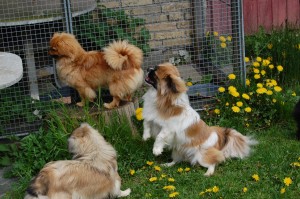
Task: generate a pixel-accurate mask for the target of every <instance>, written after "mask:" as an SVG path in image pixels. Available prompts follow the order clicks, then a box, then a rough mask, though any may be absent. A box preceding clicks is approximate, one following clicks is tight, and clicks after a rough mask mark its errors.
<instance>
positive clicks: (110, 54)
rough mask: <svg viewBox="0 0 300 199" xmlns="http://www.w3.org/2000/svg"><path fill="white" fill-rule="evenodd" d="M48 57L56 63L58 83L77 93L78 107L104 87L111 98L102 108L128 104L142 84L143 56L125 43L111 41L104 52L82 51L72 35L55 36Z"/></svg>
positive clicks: (91, 98) (92, 99) (132, 46)
mask: <svg viewBox="0 0 300 199" xmlns="http://www.w3.org/2000/svg"><path fill="white" fill-rule="evenodd" d="M49 54H50V55H53V56H55V57H56V59H57V64H56V68H57V73H58V76H59V78H60V80H61V81H62V82H64V83H65V84H67V85H68V86H70V87H73V88H75V89H76V90H77V91H78V93H79V95H80V97H81V102H79V103H77V105H79V106H83V105H84V103H85V101H86V100H88V101H94V99H95V98H96V92H95V90H96V89H97V88H99V87H104V88H108V89H109V91H110V94H111V95H112V96H113V101H112V102H111V103H105V104H104V106H105V107H106V108H109V109H112V108H115V107H117V106H119V103H120V101H121V100H130V99H131V96H132V94H133V93H134V92H135V91H136V90H137V89H138V88H139V87H140V86H141V85H142V83H143V77H144V72H143V70H142V68H141V64H142V62H143V52H142V50H141V49H139V48H138V47H136V46H134V45H131V44H129V43H128V42H127V41H114V42H112V43H111V44H109V45H108V46H107V47H106V48H104V50H103V51H85V50H84V49H83V48H82V47H81V45H80V44H79V42H78V41H77V40H76V38H75V36H74V35H72V34H68V33H55V34H54V35H53V37H52V38H51V40H50V50H49Z"/></svg>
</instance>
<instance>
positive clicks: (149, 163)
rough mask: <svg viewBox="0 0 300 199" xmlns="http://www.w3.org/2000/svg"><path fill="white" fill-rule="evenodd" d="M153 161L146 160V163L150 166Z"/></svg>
mask: <svg viewBox="0 0 300 199" xmlns="http://www.w3.org/2000/svg"><path fill="white" fill-rule="evenodd" d="M153 163H154V162H151V161H147V162H146V164H147V165H149V166H151V165H152V164H153Z"/></svg>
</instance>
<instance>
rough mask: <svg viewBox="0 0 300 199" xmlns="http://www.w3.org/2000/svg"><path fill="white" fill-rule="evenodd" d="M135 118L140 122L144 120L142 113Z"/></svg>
mask: <svg viewBox="0 0 300 199" xmlns="http://www.w3.org/2000/svg"><path fill="white" fill-rule="evenodd" d="M135 117H136V119H137V120H139V121H141V120H143V119H144V118H143V114H141V113H140V114H137V115H136V116H135Z"/></svg>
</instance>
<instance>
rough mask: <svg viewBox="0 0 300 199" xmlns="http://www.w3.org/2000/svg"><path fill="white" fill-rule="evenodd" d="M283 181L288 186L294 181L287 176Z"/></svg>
mask: <svg viewBox="0 0 300 199" xmlns="http://www.w3.org/2000/svg"><path fill="white" fill-rule="evenodd" d="M283 182H284V184H285V185H286V186H290V185H291V184H292V183H293V181H292V179H291V178H290V177H285V178H284V180H283Z"/></svg>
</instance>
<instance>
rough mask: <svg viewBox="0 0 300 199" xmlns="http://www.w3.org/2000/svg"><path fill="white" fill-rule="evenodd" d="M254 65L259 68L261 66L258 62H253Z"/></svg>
mask: <svg viewBox="0 0 300 199" xmlns="http://www.w3.org/2000/svg"><path fill="white" fill-rule="evenodd" d="M252 65H253V66H254V67H259V66H260V64H259V63H258V62H257V61H255V62H253V63H252Z"/></svg>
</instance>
